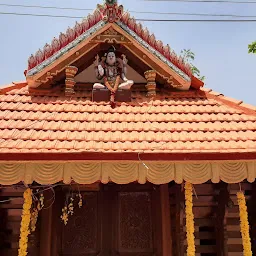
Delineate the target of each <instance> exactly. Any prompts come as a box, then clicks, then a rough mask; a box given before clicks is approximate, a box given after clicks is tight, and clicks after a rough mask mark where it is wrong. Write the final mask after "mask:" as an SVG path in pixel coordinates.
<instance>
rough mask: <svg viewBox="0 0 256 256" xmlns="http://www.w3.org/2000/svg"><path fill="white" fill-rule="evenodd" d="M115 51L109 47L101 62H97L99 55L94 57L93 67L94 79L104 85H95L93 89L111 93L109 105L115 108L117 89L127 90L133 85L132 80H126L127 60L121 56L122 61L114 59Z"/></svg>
mask: <svg viewBox="0 0 256 256" xmlns="http://www.w3.org/2000/svg"><path fill="white" fill-rule="evenodd" d="M115 52H116V49H115V47H114V46H112V47H110V48H109V49H108V51H107V53H106V54H105V57H104V58H103V59H102V61H101V62H100V61H99V55H97V56H96V58H95V62H94V66H95V73H96V77H97V79H99V80H102V79H103V81H104V84H101V83H95V84H94V85H93V89H103V88H107V89H109V91H110V92H111V97H110V103H111V106H112V107H114V106H115V93H116V91H117V90H118V89H122V90H129V89H130V88H131V86H132V85H133V83H134V82H133V81H132V80H128V79H127V78H126V73H127V62H128V61H127V59H126V56H125V55H124V54H123V55H122V59H121V58H117V57H116V53H115Z"/></svg>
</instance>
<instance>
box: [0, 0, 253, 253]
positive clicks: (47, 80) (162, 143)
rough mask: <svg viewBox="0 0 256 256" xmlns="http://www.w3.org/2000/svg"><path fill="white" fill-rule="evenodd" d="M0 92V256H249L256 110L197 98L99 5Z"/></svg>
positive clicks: (156, 48)
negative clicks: (21, 77) (23, 77)
mask: <svg viewBox="0 0 256 256" xmlns="http://www.w3.org/2000/svg"><path fill="white" fill-rule="evenodd" d="M24 73H25V76H26V80H25V81H22V82H17V83H12V84H10V85H6V86H4V87H1V89H0V117H1V122H0V184H1V186H0V255H3V256H17V255H18V256H25V255H31V256H57V255H58V256H117V255H120V256H133V255H134V256H184V255H188V256H199V255H200V256H213V255H216V256H241V255H244V256H250V255H254V254H256V218H255V213H256V183H255V178H256V107H255V106H251V105H248V104H245V103H243V102H242V101H239V100H234V99H231V98H228V97H225V96H223V95H222V94H221V93H217V92H214V91H212V90H211V89H206V88H204V83H203V82H202V81H200V80H199V79H198V78H197V77H195V76H194V75H193V73H192V70H191V67H190V65H189V64H187V63H185V62H184V60H183V59H182V57H179V56H177V55H176V54H175V52H174V51H173V50H172V49H171V47H170V46H169V45H164V44H163V42H162V41H160V40H157V39H156V38H155V36H154V34H152V33H150V32H149V31H148V29H147V28H145V27H143V26H142V24H140V23H139V22H137V21H136V19H135V18H133V17H131V16H130V14H129V13H128V12H126V11H125V10H124V8H123V6H121V5H119V4H118V3H117V1H110V0H107V1H105V2H104V3H103V4H102V5H98V6H97V8H96V9H95V11H94V12H93V13H92V14H90V15H88V17H87V18H85V19H83V20H82V21H81V22H77V23H76V24H75V26H74V27H73V28H68V29H67V31H66V32H65V33H60V35H59V36H58V37H55V38H53V40H52V42H51V43H47V44H46V45H45V46H44V47H43V48H42V49H41V50H38V51H37V52H36V53H35V54H32V55H31V56H30V57H29V60H28V68H27V69H26V70H25V72H24Z"/></svg>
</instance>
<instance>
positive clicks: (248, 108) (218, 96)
mask: <svg viewBox="0 0 256 256" xmlns="http://www.w3.org/2000/svg"><path fill="white" fill-rule="evenodd" d="M200 90H201V91H204V92H205V93H206V94H207V96H209V97H210V98H212V99H215V100H217V101H219V102H221V103H224V104H225V105H227V106H229V107H233V108H235V109H239V110H242V111H244V113H245V114H249V115H255V116H256V106H253V105H251V104H247V103H244V102H243V101H242V100H237V99H234V98H232V97H227V96H225V95H224V94H222V93H219V92H216V91H213V90H212V89H208V88H200Z"/></svg>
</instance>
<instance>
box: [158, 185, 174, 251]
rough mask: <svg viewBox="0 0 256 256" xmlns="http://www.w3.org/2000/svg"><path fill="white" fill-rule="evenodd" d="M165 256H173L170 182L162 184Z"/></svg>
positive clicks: (161, 199)
mask: <svg viewBox="0 0 256 256" xmlns="http://www.w3.org/2000/svg"><path fill="white" fill-rule="evenodd" d="M160 201H161V215H162V216H161V217H162V218H161V219H162V223H161V224H162V250H163V254H162V255H163V256H172V237H171V214H170V201H169V189H168V184H164V185H160Z"/></svg>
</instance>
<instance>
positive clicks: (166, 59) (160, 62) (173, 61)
mask: <svg viewBox="0 0 256 256" xmlns="http://www.w3.org/2000/svg"><path fill="white" fill-rule="evenodd" d="M103 42H107V43H120V44H122V45H124V47H125V48H126V49H127V50H129V51H130V52H132V53H133V54H134V55H135V56H136V57H137V58H138V59H140V61H141V62H143V63H145V64H146V65H148V66H149V67H151V68H152V69H155V70H156V71H157V73H158V75H159V76H160V77H162V78H163V79H164V80H166V81H167V82H168V83H169V84H170V85H171V86H173V87H176V88H178V89H179V88H180V89H185V90H187V89H189V87H190V85H192V86H193V85H195V86H193V87H196V88H198V87H200V86H202V85H203V83H202V82H201V81H199V80H197V79H196V78H195V77H193V75H192V72H191V68H190V65H189V64H186V63H184V62H183V60H182V59H181V58H179V57H177V55H176V54H175V53H174V52H173V51H171V50H170V47H169V46H168V45H167V46H163V43H162V42H161V41H159V40H156V39H155V36H154V34H150V33H149V32H148V30H147V29H146V28H145V29H144V28H143V27H142V25H141V24H140V23H137V22H136V20H135V19H134V18H130V15H129V13H128V12H126V13H122V6H118V5H117V3H114V4H108V3H106V4H105V5H98V7H97V9H96V10H95V12H94V13H93V15H89V16H88V17H87V18H86V19H84V20H83V21H82V22H81V23H76V25H75V27H74V28H68V30H67V32H66V34H63V33H61V34H60V36H59V39H57V38H54V39H53V41H52V43H51V45H49V44H46V45H45V47H44V49H43V50H39V51H38V52H37V53H36V54H35V56H33V55H31V57H30V58H29V66H28V71H27V72H26V78H27V82H28V85H29V86H30V87H32V88H33V87H34V88H35V87H38V86H40V85H41V84H45V83H47V82H49V81H51V80H53V79H54V78H55V77H56V76H57V75H58V74H59V73H61V72H63V71H64V70H65V68H66V67H67V66H68V65H73V64H74V63H76V62H77V61H78V60H79V59H81V58H82V57H83V56H85V55H86V54H88V53H89V52H91V51H94V50H95V49H97V46H98V45H99V44H101V43H103Z"/></svg>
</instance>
